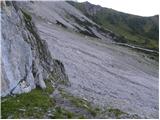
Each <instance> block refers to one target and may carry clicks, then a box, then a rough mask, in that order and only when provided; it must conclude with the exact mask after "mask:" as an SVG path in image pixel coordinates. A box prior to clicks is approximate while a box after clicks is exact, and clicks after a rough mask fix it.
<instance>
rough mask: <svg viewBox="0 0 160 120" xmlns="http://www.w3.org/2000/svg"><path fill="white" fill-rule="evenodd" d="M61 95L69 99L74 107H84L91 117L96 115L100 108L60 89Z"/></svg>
mask: <svg viewBox="0 0 160 120" xmlns="http://www.w3.org/2000/svg"><path fill="white" fill-rule="evenodd" d="M60 92H61V94H62V96H63V97H65V98H67V99H69V100H70V101H71V102H72V103H73V104H74V105H75V106H76V107H79V108H84V109H86V110H87V111H88V112H89V113H90V114H91V115H92V116H93V117H95V116H97V115H98V113H99V112H100V109H99V108H97V107H93V106H92V105H91V104H90V103H89V102H88V101H86V100H84V99H82V98H78V97H75V96H73V95H71V94H69V93H67V92H65V91H63V90H60Z"/></svg>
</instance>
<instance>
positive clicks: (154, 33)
mask: <svg viewBox="0 0 160 120" xmlns="http://www.w3.org/2000/svg"><path fill="white" fill-rule="evenodd" d="M69 3H70V4H71V5H73V6H74V7H76V8H78V9H79V10H80V11H81V12H82V13H84V14H85V15H86V16H87V17H89V18H91V19H92V20H93V21H94V22H96V23H97V24H99V25H101V26H102V27H103V28H105V29H109V30H111V31H113V32H114V33H116V34H118V35H120V36H122V37H123V38H124V39H126V41H125V42H126V43H129V44H134V45H138V46H141V47H144V48H149V49H154V50H157V51H158V48H159V46H158V41H159V16H158V15H156V16H152V17H141V16H136V15H131V14H126V13H122V12H118V11H115V10H113V9H108V8H103V7H101V6H97V5H93V4H90V3H89V2H83V3H78V2H71V1H69Z"/></svg>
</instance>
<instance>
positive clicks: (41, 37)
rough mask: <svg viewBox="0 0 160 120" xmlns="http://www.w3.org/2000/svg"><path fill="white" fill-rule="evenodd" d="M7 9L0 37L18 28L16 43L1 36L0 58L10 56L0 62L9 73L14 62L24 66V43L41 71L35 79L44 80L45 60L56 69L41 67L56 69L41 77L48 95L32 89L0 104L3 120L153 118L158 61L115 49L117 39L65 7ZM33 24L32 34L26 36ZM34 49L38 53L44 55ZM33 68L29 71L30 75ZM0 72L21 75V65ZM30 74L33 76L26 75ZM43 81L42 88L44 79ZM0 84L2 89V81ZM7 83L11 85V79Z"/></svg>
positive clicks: (18, 4)
mask: <svg viewBox="0 0 160 120" xmlns="http://www.w3.org/2000/svg"><path fill="white" fill-rule="evenodd" d="M11 3H14V4H15V6H13V5H12V4H11V6H7V8H9V9H7V10H9V13H12V14H9V15H10V16H8V14H7V13H8V11H7V10H3V14H2V15H3V17H2V18H3V19H2V21H3V22H2V24H3V28H4V29H3V34H5V35H6V36H7V34H8V31H10V33H15V32H17V31H16V28H20V29H19V31H20V34H18V35H19V36H20V38H22V39H17V37H16V38H15V36H14V35H13V34H10V37H5V36H3V39H2V40H3V44H2V45H3V46H4V43H6V42H9V46H7V47H5V46H4V47H2V50H3V51H2V52H3V53H5V51H8V53H10V52H11V53H13V55H12V54H8V53H7V54H3V56H2V57H3V62H5V59H4V57H5V56H6V55H7V56H8V58H12V59H13V61H12V62H11V63H12V64H13V65H12V67H15V66H17V65H16V64H17V63H18V62H19V63H21V62H22V63H24V64H25V63H26V65H27V63H28V59H25V60H26V61H27V62H25V61H23V60H24V59H23V58H24V57H23V54H24V55H25V52H26V53H28V52H27V51H24V52H23V49H22V48H25V46H24V44H25V43H26V44H27V45H28V47H27V48H28V49H30V51H31V53H33V54H31V55H32V57H29V58H30V59H31V58H37V59H38V60H40V61H41V62H40V64H38V63H37V64H38V65H39V66H38V68H39V69H40V68H42V69H41V71H40V70H39V71H40V74H42V75H46V72H45V70H44V69H43V68H44V67H46V66H47V65H46V64H45V63H48V62H47V60H50V59H48V58H47V57H49V58H52V59H51V61H52V60H53V61H54V62H55V61H56V64H53V66H52V65H48V66H47V67H49V68H57V69H54V70H53V71H52V70H51V71H49V72H47V73H51V74H47V76H46V77H47V78H48V79H49V80H50V82H51V83H49V85H50V86H52V87H54V90H53V89H49V91H50V92H47V93H46V89H44V90H41V89H35V90H33V91H31V92H30V93H28V94H22V95H18V97H12V98H10V97H9V103H8V100H6V99H4V100H3V111H2V112H3V114H2V115H5V118H8V117H9V118H10V117H11V118H15V117H17V114H18V117H20V118H23V117H24V116H25V115H28V116H27V117H29V118H34V117H37V116H38V118H39V117H41V118H72V117H73V118H158V111H159V103H158V102H159V101H158V90H159V87H158V81H159V80H158V61H156V60H154V59H152V58H151V57H150V54H146V53H144V52H142V51H139V50H135V49H133V48H130V47H125V46H120V45H118V44H115V42H113V41H116V40H117V41H118V40H120V38H119V36H117V35H115V34H114V33H113V32H111V31H109V30H105V29H104V28H102V27H101V26H99V25H98V24H96V23H95V22H94V21H92V20H91V19H89V18H87V16H85V15H84V14H83V13H81V12H80V11H79V10H78V9H76V8H75V7H73V6H72V5H70V4H68V3H67V2H51V1H50V2H49V1H48V2H44V1H31V2H20V1H19V2H11ZM15 15H16V16H21V15H22V16H21V17H20V18H21V19H20V21H19V22H15V21H14V20H15V19H16V20H17V19H19V17H15ZM6 22H7V23H8V24H5V23H6ZM13 23H16V24H13ZM17 23H19V24H17ZM20 23H22V24H20ZM33 24H34V30H35V31H34V30H32V27H33V26H32V25H33ZM10 26H13V29H9V28H12V27H10ZM6 29H7V30H6ZM24 29H25V30H24ZM23 30H24V31H26V32H27V33H28V34H27V36H26V37H25V35H24V36H22V35H21V32H22V33H23ZM12 35H13V36H12ZM29 36H31V37H29ZM9 38H10V39H11V40H12V41H13V40H14V42H15V44H18V43H21V42H22V41H23V42H24V44H21V46H22V47H20V48H21V49H20V50H19V51H21V52H22V53H21V52H19V51H18V54H20V57H17V56H14V55H16V53H15V52H17V49H16V47H13V45H14V44H13V42H11V41H10V39H9ZM25 38H26V39H25ZM18 40H19V41H18ZM25 40H26V42H25ZM20 41H21V42H20ZM39 42H41V44H38V43H39ZM32 43H35V44H33V46H32ZM34 45H35V46H34ZM43 45H44V46H43ZM19 46H20V45H19ZM45 46H46V47H45ZM17 48H18V47H17ZM36 48H43V49H45V50H46V51H47V53H45V52H44V51H43V50H41V49H40V50H37V49H36ZM15 50H16V51H15ZM35 50H37V51H35ZM43 53H45V54H43ZM34 55H35V56H34ZM37 55H38V56H37ZM43 55H44V56H43ZM39 56H41V57H39ZM15 57H17V60H18V61H17V60H16V58H15ZM25 58H26V57H25ZM40 58H41V59H40ZM55 59H58V61H57V60H55ZM14 60H15V61H14ZM38 60H37V61H38ZM59 60H60V61H61V62H60V61H59ZM30 61H32V62H31V63H32V64H33V66H34V63H33V62H37V61H35V59H31V60H30ZM15 63H16V64H15ZM31 63H30V64H31ZM30 64H29V66H32V65H30ZM41 64H42V65H43V66H41ZM63 65H64V66H63ZM33 66H32V67H30V68H31V69H34V68H35V67H33ZM2 67H4V70H6V69H7V70H8V72H9V73H16V74H20V75H24V72H23V71H25V65H23V64H22V65H21V66H18V67H17V69H18V68H20V70H19V72H17V71H13V70H12V71H11V70H10V69H9V68H10V67H9V66H7V64H5V66H2ZM36 68H37V67H36ZM38 68H37V69H38ZM9 70H10V71H9ZM64 70H65V73H64ZM33 73H34V70H33V71H32V70H31V74H33ZM2 74H3V75H4V76H5V75H6V74H5V73H2ZM66 74H67V76H68V77H67V78H68V80H69V83H70V84H69V85H68V86H66V85H65V84H66V81H65V80H66V79H65V77H63V76H66ZM8 75H9V74H7V75H6V77H9V76H8ZM37 76H38V73H37ZM34 80H35V79H33V82H34ZM43 80H44V81H45V82H47V80H46V79H45V77H44V78H43ZM3 81H4V82H6V84H8V83H7V80H6V79H3ZM11 81H12V82H17V81H16V80H15V79H12V80H11ZM27 81H28V79H27ZM46 85H47V84H46ZM47 91H48V90H47ZM67 93H69V94H67ZM37 94H38V95H37ZM28 97H29V98H30V99H27V98H28ZM37 97H38V98H37ZM41 99H42V100H41ZM10 100H11V101H10ZM21 100H22V101H21ZM19 101H20V102H19ZM30 101H31V102H30ZM36 102H38V103H36ZM47 103H49V104H47ZM18 105H20V106H18ZM37 105H38V107H39V108H38V109H37ZM92 105H93V106H96V107H97V106H98V108H99V109H96V108H94V107H92ZM15 106H16V107H17V106H18V109H17V108H14V107H15ZM12 107H13V108H12ZM24 107H25V110H24ZM68 111H69V112H68ZM28 112H29V113H28ZM11 113H12V114H11ZM16 113H17V114H16ZM21 113H22V114H21ZM72 113H74V114H72ZM13 115H14V116H13ZM74 115H75V116H74ZM25 117H26V116H25Z"/></svg>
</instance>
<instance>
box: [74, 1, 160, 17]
mask: <svg viewBox="0 0 160 120" xmlns="http://www.w3.org/2000/svg"><path fill="white" fill-rule="evenodd" d="M77 1H78V2H84V1H88V2H90V3H93V4H97V5H101V6H103V7H107V8H112V9H115V10H118V11H121V12H125V13H131V14H135V15H141V16H153V15H155V14H159V8H160V2H159V1H160V0H77Z"/></svg>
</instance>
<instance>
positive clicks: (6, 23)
mask: <svg viewBox="0 0 160 120" xmlns="http://www.w3.org/2000/svg"><path fill="white" fill-rule="evenodd" d="M1 16H2V18H1V22H2V28H3V29H2V42H1V43H2V91H1V96H6V95H8V94H17V93H24V92H30V91H31V89H34V88H35V87H36V86H39V87H41V88H45V87H46V85H45V83H44V79H46V78H47V77H48V74H49V73H50V72H51V71H54V70H57V71H56V72H57V74H58V73H59V74H61V76H62V77H63V75H64V77H66V76H65V71H64V70H63V71H60V70H59V69H64V67H63V64H62V63H61V62H60V61H58V60H54V59H52V57H51V55H50V52H49V51H48V47H47V44H46V43H45V41H43V40H41V38H40V37H39V35H38V33H37V30H36V27H35V25H34V23H33V22H32V17H31V16H30V15H29V14H28V13H27V12H26V11H25V10H23V9H20V8H19V7H18V5H17V4H16V2H9V4H8V3H7V4H6V5H5V4H4V5H3V6H2V13H1ZM60 63H61V64H62V65H61V64H60ZM57 64H58V65H57ZM64 77H63V78H64Z"/></svg>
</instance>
